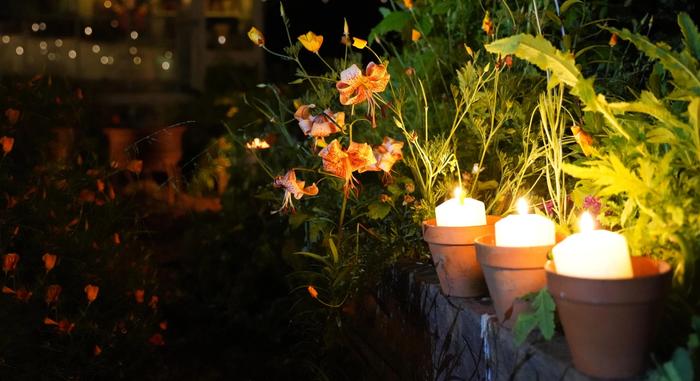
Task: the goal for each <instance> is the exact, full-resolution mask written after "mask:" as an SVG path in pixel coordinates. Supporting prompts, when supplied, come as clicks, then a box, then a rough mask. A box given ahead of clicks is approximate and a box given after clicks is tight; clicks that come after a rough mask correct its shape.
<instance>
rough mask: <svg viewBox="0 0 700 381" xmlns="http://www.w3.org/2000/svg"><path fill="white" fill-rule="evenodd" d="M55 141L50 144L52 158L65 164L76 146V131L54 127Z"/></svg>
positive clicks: (52, 131) (70, 128)
mask: <svg viewBox="0 0 700 381" xmlns="http://www.w3.org/2000/svg"><path fill="white" fill-rule="evenodd" d="M51 133H52V134H53V139H52V140H51V142H49V153H50V155H51V158H52V159H53V160H54V161H56V162H59V163H65V162H67V161H68V159H69V158H70V155H71V153H72V152H73V145H74V144H75V130H74V129H73V128H72V127H52V128H51Z"/></svg>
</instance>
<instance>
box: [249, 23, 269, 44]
mask: <svg viewBox="0 0 700 381" xmlns="http://www.w3.org/2000/svg"><path fill="white" fill-rule="evenodd" d="M248 38H249V39H250V40H251V41H253V43H254V44H255V45H257V46H260V47H262V46H265V36H263V34H262V32H261V31H259V30H258V28H256V27H251V28H250V30H249V31H248Z"/></svg>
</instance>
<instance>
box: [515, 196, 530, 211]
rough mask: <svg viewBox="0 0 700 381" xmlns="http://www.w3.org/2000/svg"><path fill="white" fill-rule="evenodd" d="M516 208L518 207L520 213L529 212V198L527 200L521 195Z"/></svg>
mask: <svg viewBox="0 0 700 381" xmlns="http://www.w3.org/2000/svg"><path fill="white" fill-rule="evenodd" d="M516 208H517V209H518V214H527V212H528V211H529V209H530V207H529V206H528V205H527V200H525V197H520V198H519V199H518V203H517V206H516Z"/></svg>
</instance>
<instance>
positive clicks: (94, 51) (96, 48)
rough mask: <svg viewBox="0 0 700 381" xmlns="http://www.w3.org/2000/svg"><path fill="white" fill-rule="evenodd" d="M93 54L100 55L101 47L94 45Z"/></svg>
mask: <svg viewBox="0 0 700 381" xmlns="http://www.w3.org/2000/svg"><path fill="white" fill-rule="evenodd" d="M92 52H93V53H95V54H97V53H99V52H100V45H97V44H95V45H93V46H92Z"/></svg>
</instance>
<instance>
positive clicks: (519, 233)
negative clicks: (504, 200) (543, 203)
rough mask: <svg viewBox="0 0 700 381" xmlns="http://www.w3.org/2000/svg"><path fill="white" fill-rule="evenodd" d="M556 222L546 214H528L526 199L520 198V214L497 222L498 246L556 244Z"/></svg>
mask: <svg viewBox="0 0 700 381" xmlns="http://www.w3.org/2000/svg"><path fill="white" fill-rule="evenodd" d="M555 239H556V234H555V229H554V222H552V221H551V220H550V219H549V218H547V217H545V216H540V215H537V214H528V205H527V201H525V199H523V198H521V199H519V200H518V214H511V215H510V216H508V217H506V218H504V219H502V220H500V221H498V222H496V246H507V247H531V246H549V245H554V243H555Z"/></svg>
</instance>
